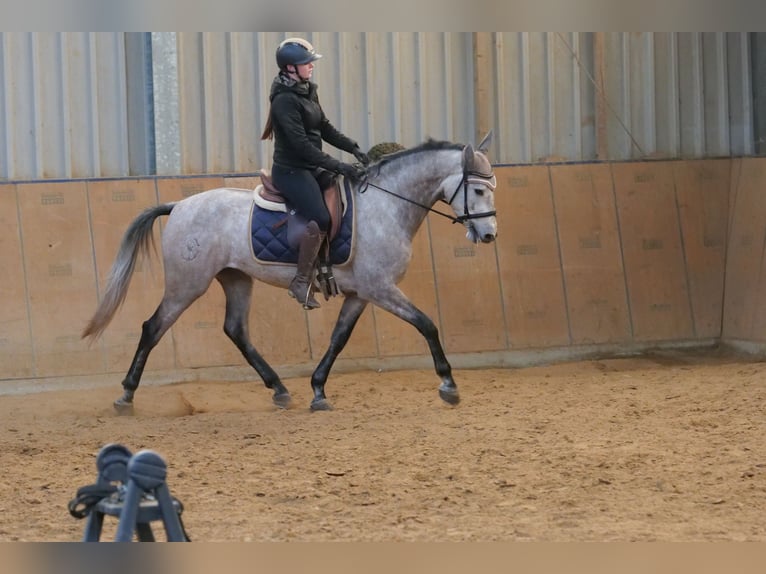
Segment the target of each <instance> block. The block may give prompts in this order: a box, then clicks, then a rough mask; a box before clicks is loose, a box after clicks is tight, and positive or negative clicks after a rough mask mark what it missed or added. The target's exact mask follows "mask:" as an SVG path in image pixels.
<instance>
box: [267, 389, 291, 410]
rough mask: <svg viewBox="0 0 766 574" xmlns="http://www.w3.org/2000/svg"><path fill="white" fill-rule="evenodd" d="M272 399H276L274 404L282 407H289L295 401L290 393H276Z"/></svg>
mask: <svg viewBox="0 0 766 574" xmlns="http://www.w3.org/2000/svg"><path fill="white" fill-rule="evenodd" d="M271 400H272V401H274V404H275V405H276V406H278V407H279V408H280V409H289V408H290V405H291V404H292V402H293V398H292V397H291V396H290V393H279V394H275V395H274V396H273V397H272V398H271Z"/></svg>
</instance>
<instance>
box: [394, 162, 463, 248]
mask: <svg viewBox="0 0 766 574" xmlns="http://www.w3.org/2000/svg"><path fill="white" fill-rule="evenodd" d="M452 169H454V168H452ZM452 169H451V165H450V164H449V163H448V162H447V161H446V160H445V158H444V157H443V156H441V157H438V158H435V159H434V160H433V161H430V160H429V161H413V162H412V164H411V165H410V167H409V168H406V169H400V170H399V171H397V172H395V173H391V174H387V175H386V177H384V178H382V181H381V182H380V185H381V187H383V188H385V189H387V190H391V191H393V192H395V193H397V194H399V195H401V196H403V197H405V198H407V199H402V198H400V197H394V196H393V195H389V194H386V195H387V196H388V197H387V202H388V205H387V206H386V211H389V212H392V213H393V215H394V217H395V218H396V220H397V221H398V222H399V223H400V224H401V226H402V230H403V231H404V232H405V233H406V234H407V235H409V237H410V238H412V237H413V236H414V235H415V233H416V232H417V230H418V229H419V228H420V226H421V225H422V224H423V221H424V220H425V218H426V216H427V215H428V209H429V208H431V207H433V205H434V204H435V203H436V202H437V201H439V199H441V198H442V192H441V191H440V189H439V187H440V185H441V182H442V181H443V180H444V178H446V177H447V176H448V175H449V174H450V172H451V171H452ZM407 200H409V201H407ZM411 202H415V203H417V204H419V205H415V204H414V203H411ZM420 206H423V207H420Z"/></svg>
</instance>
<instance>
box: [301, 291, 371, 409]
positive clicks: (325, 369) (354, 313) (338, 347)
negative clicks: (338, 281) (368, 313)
mask: <svg viewBox="0 0 766 574" xmlns="http://www.w3.org/2000/svg"><path fill="white" fill-rule="evenodd" d="M345 297H346V298H345V300H344V301H343V305H342V306H341V308H340V313H339V314H338V321H337V322H336V323H335V327H334V328H333V330H332V335H331V336H330V345H329V347H328V348H327V351H325V354H324V356H323V357H322V360H321V361H319V364H318V365H317V367H316V369H314V373H313V374H312V375H311V389H312V390H313V391H314V398H313V400H312V401H311V410H312V411H329V410H332V405H331V404H330V403H329V402H328V401H327V397H326V396H325V393H324V386H325V383H326V382H327V377H328V376H329V374H330V369H332V366H333V364H334V363H335V359H337V358H338V355H339V354H340V352H341V351H342V350H343V348H344V347H345V346H346V343H347V342H348V339H349V337H350V336H351V332H352V331H353V330H354V326H356V322H357V321H358V320H359V317H360V316H361V315H362V312H363V311H364V310H365V308H366V307H367V301H364V300H362V299H360V298H359V297H357V296H355V295H346V296H345Z"/></svg>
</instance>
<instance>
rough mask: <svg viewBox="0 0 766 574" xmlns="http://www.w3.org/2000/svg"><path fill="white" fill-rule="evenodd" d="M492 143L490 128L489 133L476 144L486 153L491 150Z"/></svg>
mask: <svg viewBox="0 0 766 574" xmlns="http://www.w3.org/2000/svg"><path fill="white" fill-rule="evenodd" d="M491 143H492V130H489V131H488V132H487V135H485V136H484V139H483V140H481V143H480V144H479V145H478V146H476V147H477V149H478V150H479V151H480V152H482V153H484V154H486V153H487V152H488V151H489V145H490V144H491Z"/></svg>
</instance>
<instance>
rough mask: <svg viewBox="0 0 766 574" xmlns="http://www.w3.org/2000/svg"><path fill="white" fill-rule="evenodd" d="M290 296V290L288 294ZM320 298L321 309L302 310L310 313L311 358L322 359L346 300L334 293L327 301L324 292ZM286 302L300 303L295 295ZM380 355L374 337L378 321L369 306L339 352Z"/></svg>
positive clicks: (352, 356) (350, 356) (353, 356)
mask: <svg viewBox="0 0 766 574" xmlns="http://www.w3.org/2000/svg"><path fill="white" fill-rule="evenodd" d="M285 297H287V294H285ZM317 301H319V303H320V304H321V305H322V307H321V308H320V309H314V310H313V311H302V312H303V313H307V315H308V332H309V340H310V343H311V358H312V360H313V361H314V362H317V361H319V359H321V358H322V355H324V353H325V351H326V350H327V346H328V345H329V344H330V335H331V334H332V330H333V328H334V327H335V323H336V321H337V319H338V313H339V312H340V308H341V305H342V304H343V297H342V296H338V297H332V298H331V299H330V300H329V301H325V300H324V297H322V295H321V294H319V295H318V296H317ZM286 305H295V306H296V307H297V308H298V310H300V306H299V305H298V303H296V302H295V301H294V300H292V299H288V303H286ZM377 356H378V346H377V341H376V338H375V321H374V318H373V316H372V310H371V309H370V307H369V306H368V307H367V309H365V310H364V313H362V316H361V317H360V318H359V321H358V322H357V324H356V327H354V332H353V333H351V338H350V339H349V341H348V343H347V344H346V348H345V349H343V352H342V353H341V354H340V357H339V358H342V359H360V358H374V357H377Z"/></svg>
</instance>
